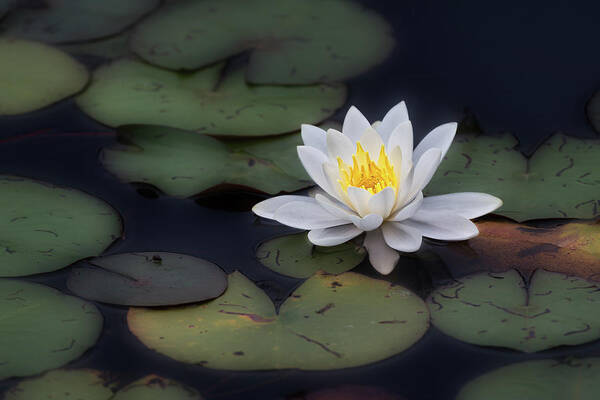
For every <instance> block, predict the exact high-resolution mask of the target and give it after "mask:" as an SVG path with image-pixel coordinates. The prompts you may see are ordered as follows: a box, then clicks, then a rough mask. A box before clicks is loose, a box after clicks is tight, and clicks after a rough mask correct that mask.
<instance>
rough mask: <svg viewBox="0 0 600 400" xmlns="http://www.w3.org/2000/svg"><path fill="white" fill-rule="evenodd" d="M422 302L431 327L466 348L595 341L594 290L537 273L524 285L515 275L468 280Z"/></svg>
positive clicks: (599, 316) (599, 322)
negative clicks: (459, 342)
mask: <svg viewBox="0 0 600 400" xmlns="http://www.w3.org/2000/svg"><path fill="white" fill-rule="evenodd" d="M427 302H428V305H429V309H430V311H431V322H432V323H433V325H435V326H436V327H437V328H438V329H440V330H441V331H442V332H444V333H446V334H447V335H449V336H452V337H454V338H456V339H459V340H462V341H464V342H467V343H473V344H477V345H482V346H499V347H508V348H511V349H515V350H520V351H524V352H535V351H541V350H546V349H549V348H551V347H556V346H561V345H578V344H582V343H587V342H590V341H593V340H596V339H598V338H600V329H598V328H599V327H600V313H599V312H598V311H600V290H599V287H598V286H596V285H594V284H592V283H590V282H588V281H586V280H583V279H579V278H576V277H569V276H568V275H564V274H560V273H555V272H548V271H545V270H541V269H540V270H537V271H536V272H535V273H534V274H533V276H532V277H531V280H530V283H529V285H528V286H526V285H525V282H524V281H523V279H522V278H521V275H519V273H518V272H517V271H515V270H510V271H507V272H503V273H477V274H472V275H468V276H466V277H464V278H461V279H460V280H458V281H457V282H456V283H454V284H451V285H448V286H444V287H441V288H438V289H437V290H435V291H434V292H433V293H432V294H431V296H430V297H429V298H428V299H427Z"/></svg>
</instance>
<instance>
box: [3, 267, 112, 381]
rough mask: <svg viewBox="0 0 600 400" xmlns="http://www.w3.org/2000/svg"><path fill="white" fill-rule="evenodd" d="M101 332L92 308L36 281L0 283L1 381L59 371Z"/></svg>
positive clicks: (100, 324) (91, 305)
mask: <svg viewBox="0 0 600 400" xmlns="http://www.w3.org/2000/svg"><path fill="white" fill-rule="evenodd" d="M101 330H102V315H101V314H100V312H99V311H98V309H96V307H95V306H94V305H93V304H90V303H87V302H85V301H83V300H80V299H78V298H76V297H72V296H66V295H64V294H62V293H61V292H59V291H58V290H55V289H52V288H49V287H47V286H43V285H39V284H37V283H29V282H23V281H18V280H13V279H0V380H1V379H5V378H9V377H12V376H29V375H35V374H38V373H40V372H43V371H46V370H49V369H52V368H57V367H60V366H62V365H64V364H66V363H68V362H69V361H72V360H74V359H76V358H78V357H80V356H81V355H82V354H83V353H84V352H85V351H86V350H87V349H89V348H90V347H92V346H93V345H94V343H96V340H97V339H98V337H99V336H100V331H101Z"/></svg>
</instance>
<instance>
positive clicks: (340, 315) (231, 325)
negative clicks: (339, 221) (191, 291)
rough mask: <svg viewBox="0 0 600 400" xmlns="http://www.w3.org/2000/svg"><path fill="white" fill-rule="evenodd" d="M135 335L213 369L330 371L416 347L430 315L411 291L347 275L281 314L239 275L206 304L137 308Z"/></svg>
mask: <svg viewBox="0 0 600 400" xmlns="http://www.w3.org/2000/svg"><path fill="white" fill-rule="evenodd" d="M127 319H128V323H129V328H130V329H131V331H132V332H133V333H134V334H135V335H136V336H137V337H138V338H139V339H140V340H141V341H142V342H143V343H144V344H145V345H146V346H148V347H150V348H151V349H153V350H156V351H158V352H160V353H162V354H165V355H167V356H169V357H172V358H174V359H176V360H178V361H182V362H186V363H192V364H200V365H203V366H206V367H209V368H217V369H230V370H265V369H285V368H300V369H305V370H326V369H335V368H346V367H353V366H358V365H364V364H368V363H371V362H375V361H378V360H381V359H384V358H387V357H390V356H392V355H394V354H397V353H400V352H402V351H404V350H405V349H407V348H408V347H410V346H412V345H413V344H414V343H415V342H416V341H417V340H419V338H421V336H422V335H423V334H424V333H425V332H426V330H427V328H428V322H429V313H428V312H427V307H426V306H425V304H424V303H423V301H422V300H421V299H420V298H419V297H417V296H416V295H414V294H413V293H411V292H409V291H408V290H407V289H405V288H403V287H401V286H398V285H393V284H390V283H389V282H386V281H380V280H375V279H371V278H368V277H366V276H363V275H359V274H355V273H352V272H346V273H344V274H341V275H337V276H334V275H328V274H325V273H320V274H316V275H313V276H312V277H310V278H309V279H308V280H306V281H305V282H304V284H302V285H301V286H300V287H299V288H298V289H297V290H296V291H295V292H294V293H293V294H292V296H291V297H289V298H288V299H287V300H286V301H285V302H284V303H283V305H282V306H281V308H280V309H279V313H276V311H275V307H274V305H273V303H272V302H271V300H270V299H269V298H268V297H267V295H266V294H265V293H264V292H263V291H261V290H260V289H259V288H257V287H256V286H255V285H254V284H253V283H252V282H250V281H249V280H248V279H247V278H246V277H244V276H243V275H242V274H240V273H239V272H235V273H233V274H231V275H230V276H229V287H228V289H227V291H226V292H225V294H224V295H223V296H221V297H220V298H218V299H215V300H213V301H210V302H208V303H204V304H199V305H192V306H185V307H177V308H169V309H145V308H131V309H130V310H129V314H128V318H127Z"/></svg>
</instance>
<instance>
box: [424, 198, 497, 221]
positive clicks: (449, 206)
mask: <svg viewBox="0 0 600 400" xmlns="http://www.w3.org/2000/svg"><path fill="white" fill-rule="evenodd" d="M500 206H502V200H500V199H499V198H497V197H496V196H492V195H491V194H487V193H474V192H463V193H451V194H443V195H440V196H429V197H426V198H425V200H423V205H422V208H423V211H429V212H447V213H451V214H456V215H460V216H461V217H465V218H468V219H472V218H477V217H481V216H482V215H485V214H488V213H491V212H492V211H494V210H495V209H497V208H499V207H500Z"/></svg>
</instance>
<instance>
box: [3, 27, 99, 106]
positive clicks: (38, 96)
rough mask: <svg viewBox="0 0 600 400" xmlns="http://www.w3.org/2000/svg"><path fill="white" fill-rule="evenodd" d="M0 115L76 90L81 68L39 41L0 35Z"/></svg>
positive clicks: (85, 75)
mask: <svg viewBox="0 0 600 400" xmlns="http://www.w3.org/2000/svg"><path fill="white" fill-rule="evenodd" d="M0 60H2V61H0V76H2V97H0V115H15V114H23V113H26V112H30V111H33V110H37V109H38V108H42V107H46V106H48V105H50V104H52V103H55V102H57V101H59V100H62V99H64V98H65V97H68V96H71V95H73V94H75V93H77V92H79V91H80V90H81V89H82V88H83V87H84V86H85V84H86V83H87V81H88V72H87V70H86V69H85V67H84V66H83V65H81V64H79V63H78V62H77V61H75V60H74V59H73V58H71V57H70V56H69V55H67V54H65V53H63V52H62V51H60V50H58V49H56V48H53V47H50V46H47V45H45V44H42V43H36V42H29V41H26V40H18V39H6V38H0Z"/></svg>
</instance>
